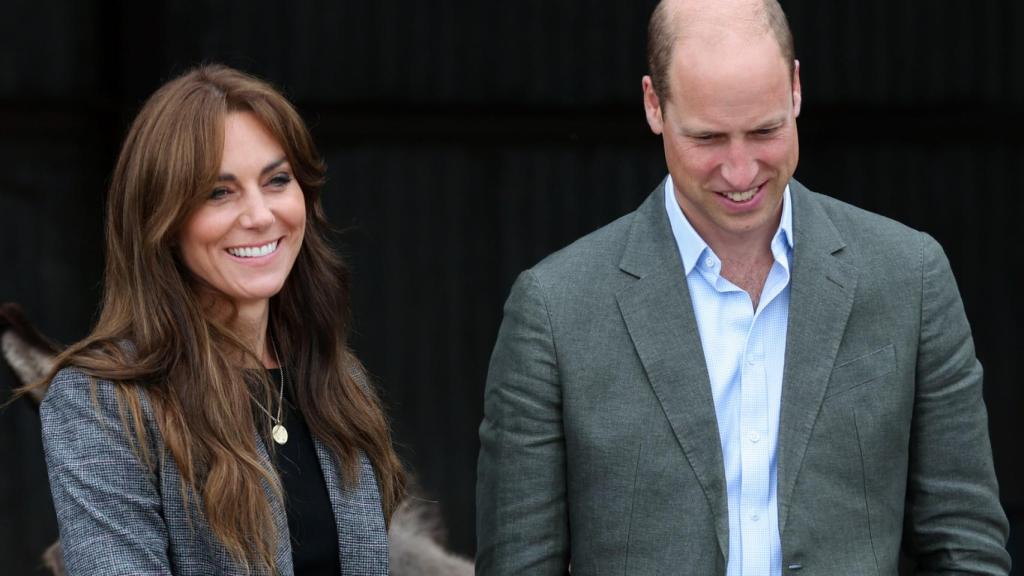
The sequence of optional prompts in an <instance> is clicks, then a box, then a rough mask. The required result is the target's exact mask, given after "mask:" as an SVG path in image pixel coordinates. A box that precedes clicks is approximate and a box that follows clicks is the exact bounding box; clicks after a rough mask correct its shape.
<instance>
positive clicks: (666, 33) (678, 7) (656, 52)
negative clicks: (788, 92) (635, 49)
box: [647, 0, 795, 100]
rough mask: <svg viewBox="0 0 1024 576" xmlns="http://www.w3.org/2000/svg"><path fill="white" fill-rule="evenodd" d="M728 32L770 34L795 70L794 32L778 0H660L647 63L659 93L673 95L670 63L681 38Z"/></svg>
mask: <svg viewBox="0 0 1024 576" xmlns="http://www.w3.org/2000/svg"><path fill="white" fill-rule="evenodd" d="M727 34H741V35H747V36H750V35H759V34H771V35H772V36H774V38H775V41H776V43H777V44H778V46H779V51H780V52H781V54H782V57H783V58H784V59H785V60H786V61H787V62H788V63H789V67H790V73H791V74H792V71H793V62H794V60H795V54H794V52H795V51H794V48H793V35H792V33H791V32H790V30H789V22H788V21H787V20H786V14H785V13H784V12H783V11H782V7H781V6H779V3H778V1H777V0H661V2H659V3H658V5H657V7H655V9H654V12H653V13H652V14H651V20H650V22H649V24H648V28H647V64H648V66H649V67H650V74H651V82H652V83H653V85H654V90H655V92H656V93H657V94H658V97H659V98H661V99H665V100H667V99H668V98H669V96H670V93H671V90H670V88H669V81H668V77H669V67H670V66H671V65H672V57H673V55H674V54H675V53H676V50H677V48H678V47H679V46H680V45H681V43H682V42H684V41H687V40H700V41H706V42H715V40H716V38H717V37H720V36H723V35H727Z"/></svg>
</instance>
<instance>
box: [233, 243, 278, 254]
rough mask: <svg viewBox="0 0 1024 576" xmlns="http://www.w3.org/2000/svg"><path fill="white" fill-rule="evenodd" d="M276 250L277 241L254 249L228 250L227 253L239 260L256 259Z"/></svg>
mask: <svg viewBox="0 0 1024 576" xmlns="http://www.w3.org/2000/svg"><path fill="white" fill-rule="evenodd" d="M274 250H277V240H274V241H273V242H271V243H269V244H264V245H263V246H256V247H245V248H228V253H229V254H231V255H232V256H238V257H239V258H258V257H260V256H266V255H267V254H270V253H272V252H273V251H274Z"/></svg>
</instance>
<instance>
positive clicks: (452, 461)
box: [0, 0, 1024, 574]
mask: <svg viewBox="0 0 1024 576" xmlns="http://www.w3.org/2000/svg"><path fill="white" fill-rule="evenodd" d="M783 5H784V7H785V8H786V9H787V11H788V13H789V15H790V19H791V21H792V24H793V28H794V32H795V35H796V38H797V49H798V56H799V57H800V59H801V61H802V79H803V88H804V110H803V114H802V116H801V119H800V128H801V136H802V139H801V143H802V153H803V157H802V161H801V163H800V168H799V170H798V172H797V176H798V178H800V179H801V180H802V181H803V182H804V183H805V184H807V185H808V186H810V187H811V188H814V189H816V190H819V191H821V192H825V193H828V194H831V195H833V196H836V197H839V198H842V199H845V200H848V201H850V202H853V203H855V204H858V205H860V206H863V207H866V208H868V209H871V210H874V211H877V212H881V213H883V214H886V215H889V216H891V217H893V218H896V219H898V220H901V221H903V222H906V223H908V224H910V225H912V226H915V227H917V228H919V229H923V230H925V231H928V232H929V233H931V234H933V235H934V236H936V237H937V238H938V239H939V240H940V241H941V242H942V243H943V245H944V246H945V248H946V250H947V252H948V253H949V256H950V258H951V260H952V263H953V267H954V270H955V272H956V274H957V277H958V280H959V282H960V287H961V291H962V293H963V297H964V300H965V304H966V306H967V310H968V314H969V316H970V318H971V320H972V325H973V327H974V332H975V338H976V344H977V347H978V354H979V356H980V357H981V359H982V361H983V363H984V364H985V367H986V375H987V381H986V390H985V394H986V398H987V400H988V402H989V406H990V414H991V426H992V430H993V443H994V447H995V451H996V458H997V466H998V470H999V474H1000V479H1001V483H1002V488H1003V493H1004V502H1005V504H1006V505H1007V506H1008V507H1010V508H1011V509H1015V510H1018V511H1019V510H1021V509H1024V490H1022V485H1024V471H1022V470H1021V465H1020V464H1019V463H1018V462H1017V460H1018V459H1019V457H1020V454H1021V453H1020V450H1019V447H1016V448H1015V446H1016V445H1017V442H1016V441H1015V437H1014V436H1015V434H1014V432H1015V431H1016V430H1015V428H1012V426H1013V425H1014V424H1016V420H1017V419H1019V418H1020V417H1021V416H1022V411H1024V392H1022V386H1021V383H1020V381H1021V379H1020V377H1018V376H1017V375H1016V373H1015V371H1014V370H1013V368H1014V360H1015V355H1016V353H1017V352H1016V348H1017V344H1018V342H1019V336H1018V333H1017V332H1016V330H1015V328H1017V326H1018V325H1019V323H1020V321H1021V320H1022V314H1021V312H1022V310H1021V304H1020V299H1019V297H1018V290H1019V289H1020V287H1021V286H1020V284H1019V283H1018V281H1017V280H1016V277H1017V275H1016V273H1014V272H1013V270H1014V269H1016V268H1019V267H1020V263H1021V259H1020V256H1019V254H1020V253H1021V248H1022V246H1021V240H1020V234H1019V230H1020V228H1019V226H1020V224H1019V220H1020V217H1021V211H1022V208H1024V203H1022V202H1021V201H1020V193H1019V190H1018V188H1020V186H1021V184H1020V182H1021V176H1020V175H1021V165H1022V161H1024V144H1022V139H1021V130H1020V127H1021V126H1024V122H1022V120H1024V118H1022V113H1021V109H1022V107H1024V35H1022V34H1021V33H1020V31H1021V30H1024V3H1020V2H1016V1H1013V0H980V1H978V2H961V1H954V0H932V1H928V2H925V1H923V0H919V1H913V0H904V1H899V2H893V1H891V0H857V1H854V0H839V1H834V2H833V1H830V2H822V1H820V0H784V1H783ZM652 6H653V1H652V0H645V1H642V2H586V1H576V2H570V1H557V2H551V1H540V0H521V1H518V2H497V1H494V2H486V1H485V2H481V1H479V0H444V1H440V2H414V1H411V0H408V1H403V0H377V1H374V2H339V1H331V0H319V1H306V2H290V3H284V2H274V1H271V0H249V1H243V0H223V1H213V0H206V1H199V2H174V1H172V0H159V1H154V2H127V1H104V0H50V1H48V2H32V1H28V0H15V1H10V0H7V1H5V2H3V3H2V6H0V8H2V12H3V13H4V20H5V23H6V25H5V32H4V34H2V35H0V159H2V161H3V166H2V169H0V246H2V247H3V248H2V252H0V253H2V254H3V255H4V257H5V259H4V264H3V267H2V271H0V300H14V301H19V302H21V303H22V304H23V305H24V306H25V307H26V308H27V310H28V312H29V313H30V315H31V316H32V318H33V319H34V320H35V321H37V322H38V324H39V325H40V326H41V327H42V329H43V330H44V331H45V332H46V333H48V334H50V335H52V336H54V337H55V338H57V339H59V340H61V341H63V342H71V341H74V340H75V339H77V338H80V337H82V336H83V335H84V334H85V333H86V331H87V330H88V328H89V325H90V322H91V319H92V318H93V315H94V314H95V311H96V302H97V300H98V296H99V292H98V287H99V282H100V272H101V264H102V247H101V246H102V244H101V242H102V219H103V198H104V188H105V185H106V181H107V178H108V177H109V173H110V170H111V168H112V165H113V161H114V155H115V154H116V151H117V148H118V146H119V140H120V138H121V137H122V136H123V133H124V131H125V129H126V126H127V122H129V121H130V119H131V117H132V116H133V114H134V113H135V111H136V110H137V109H138V106H139V105H140V104H141V102H142V101H143V99H144V98H145V97H146V96H147V95H148V94H149V93H151V92H152V91H153V90H154V89H155V88H156V87H157V86H158V85H159V84H160V83H161V82H162V81H164V80H167V79H169V78H171V77H173V76H174V75H176V74H177V73H180V72H181V71H183V70H184V69H186V68H187V67H189V66H191V65H194V64H195V63H198V62H203V61H222V62H225V63H228V64H232V65H235V66H238V67H241V68H243V69H246V70H248V71H251V72H253V73H256V74H258V75H261V76H263V77H265V78H267V79H269V80H271V81H272V82H274V83H275V84H276V85H278V86H279V87H281V88H282V89H283V90H284V91H285V92H286V93H287V94H288V95H289V96H290V97H291V98H292V99H293V101H294V102H296V104H297V105H298V107H299V108H300V110H301V111H302V113H303V114H304V116H305V117H306V119H307V120H308V122H309V123H310V125H311V127H312V129H313V132H314V135H315V137H316V139H317V141H318V143H319V145H320V147H321V151H322V152H323V154H324V155H325V157H326V159H327V162H328V165H329V179H330V180H329V183H328V185H327V188H326V192H325V205H326V208H327V211H328V213H329V214H330V216H331V218H332V221H333V222H334V223H335V224H336V225H338V226H339V227H341V228H344V229H346V230H347V232H346V234H345V239H346V244H345V246H344V248H343V250H344V252H345V254H346V255H347V256H348V257H349V259H350V261H351V262H352V263H353V265H354V267H355V274H356V276H355V279H356V287H355V290H356V293H355V297H356V310H355V312H356V318H357V334H356V338H355V344H356V347H357V349H358V352H359V353H360V355H361V356H362V357H363V358H364V360H365V361H366V363H367V365H368V366H369V368H370V369H371V371H372V372H373V373H374V375H375V376H376V377H377V380H378V382H379V383H380V385H381V386H382V388H383V391H384V396H385V399H386V402H387V404H388V406H389V408H390V411H391V414H392V416H393V420H394V426H395V430H396V437H397V440H398V441H399V443H400V444H401V451H402V453H403V455H404V457H405V458H406V460H407V461H408V463H409V465H410V467H411V468H412V469H413V470H414V471H415V474H416V475H417V477H418V478H419V482H420V484H421V485H422V486H423V489H424V490H425V492H426V493H427V494H429V495H430V496H431V497H433V498H435V499H437V500H438V501H439V502H440V503H441V506H442V507H443V510H444V512H445V515H446V517H447V521H448V524H449V527H450V536H451V544H452V546H453V547H454V548H455V549H457V550H459V551H461V552H464V553H467V554H471V553H472V551H473V548H474V536H473V491H474V477H475V462H476V452H477V437H476V428H477V425H478V424H479V421H480V417H481V401H482V392H483V382H484V376H485V372H486V366H487V361H488V357H489V354H490V349H491V346H492V344H493V340H494V336H495V334H496V330H497V326H498V322H499V321H500V316H501V305H502V302H503V301H504V298H505V296H506V295H507V291H508V287H509V286H510V285H511V282H512V280H513V279H514V277H515V275H516V274H517V273H518V272H519V271H520V270H522V269H523V268H525V267H527V266H529V265H531V264H532V263H534V262H535V261H537V260H538V259H540V258H541V257H542V256H543V255H545V254H547V253H548V252H550V251H552V250H554V249H556V248H558V247H560V246H562V245H564V244H566V243H567V242H569V241H571V240H572V239H573V238H575V237H577V236H580V235H582V234H583V233H585V232H588V231H590V230H592V229H594V228H596V227H598V226H600V225H601V224H603V223H605V222H608V221H610V220H612V219H614V218H615V217H617V216H619V215H622V214H624V213H626V212H628V211H630V210H632V209H633V207H635V206H636V205H638V204H639V203H640V202H641V200H642V199H643V198H644V197H645V196H646V195H647V193H648V192H649V191H650V190H651V189H652V188H653V187H654V186H655V185H656V184H657V182H658V181H659V180H660V178H661V177H662V176H663V175H664V172H665V168H664V163H663V160H662V157H661V149H660V142H659V141H658V140H657V139H656V138H655V137H653V136H652V135H650V134H649V132H648V131H647V127H646V124H645V122H644V117H643V110H642V106H641V99H640V77H641V75H642V74H643V73H644V61H643V50H644V41H645V26H646V19H647V14H648V13H649V11H650V9H651V7H652ZM0 379H2V382H0V385H2V387H3V389H6V388H8V387H9V385H10V377H9V375H7V374H3V375H0ZM40 454H41V449H40V446H39V440H38V419H37V418H36V416H35V415H34V413H33V411H32V410H31V409H30V408H29V407H28V406H27V405H26V404H25V403H24V402H23V401H21V402H19V403H16V404H14V405H12V406H10V407H9V408H8V409H7V410H6V411H4V412H2V413H0V562H2V563H3V566H4V568H3V571H4V573H10V574H28V573H32V570H33V569H34V568H35V567H36V561H35V556H36V554H37V553H38V552H39V551H40V550H41V548H42V547H43V545H44V543H45V542H46V541H48V540H50V539H52V538H53V537H54V536H55V527H54V524H53V518H52V514H53V512H52V506H51V504H50V503H49V494H48V490H47V484H46V476H45V469H44V467H43V465H42V460H41V456H40ZM1018 513H1019V512H1018Z"/></svg>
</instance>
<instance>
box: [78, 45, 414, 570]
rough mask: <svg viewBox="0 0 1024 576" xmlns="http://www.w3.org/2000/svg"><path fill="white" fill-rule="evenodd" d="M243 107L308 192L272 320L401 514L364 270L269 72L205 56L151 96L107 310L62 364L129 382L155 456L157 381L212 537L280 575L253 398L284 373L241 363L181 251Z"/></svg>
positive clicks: (116, 196) (128, 171)
mask: <svg viewBox="0 0 1024 576" xmlns="http://www.w3.org/2000/svg"><path fill="white" fill-rule="evenodd" d="M234 111H247V112H251V113H253V114H254V115H255V116H256V117H257V118H259V119H260V121H262V123H263V124H264V125H265V127H266V128H267V129H268V130H269V131H270V133H271V134H272V135H273V136H274V137H275V138H276V139H277V141H278V142H279V143H280V145H281V146H282V148H283V149H284V150H285V153H286V155H287V157H288V161H289V163H290V164H291V166H292V169H293V171H294V174H295V178H296V180H297V181H298V183H299V185H300V186H301V188H302V191H303V193H304V196H305V205H306V214H307V218H306V230H305V238H304V241H303V246H302V249H301V250H300V252H299V255H298V257H297V259H296V261H295V265H294V267H293V269H292V271H291V274H290V275H289V277H288V279H287V280H286V282H285V285H284V287H283V288H282V290H281V291H280V293H278V294H277V295H276V296H274V297H273V298H272V299H271V302H270V319H269V325H270V326H271V327H272V330H273V333H274V337H275V339H276V341H277V344H278V345H279V347H280V351H281V355H282V357H283V358H286V359H287V360H288V363H289V364H290V367H291V370H290V371H289V373H290V374H292V375H293V376H294V377H293V378H291V379H290V380H292V381H293V382H294V384H295V389H296V401H297V403H298V405H299V409H300V410H301V412H302V414H303V415H304V417H305V419H306V422H307V423H308V425H309V428H310V430H311V431H312V433H313V434H314V435H315V436H316V437H317V438H318V439H319V440H321V441H322V442H324V443H325V444H326V445H327V446H328V447H329V448H330V450H331V452H332V453H333V454H334V456H335V457H336V458H337V459H338V461H339V464H340V466H341V468H342V470H343V474H344V480H345V482H346V484H348V485H352V484H354V483H356V482H357V481H358V471H359V451H362V452H364V453H365V454H366V456H367V457H368V458H369V460H370V462H371V463H372V464H373V467H374V471H375V472H376V476H377V482H378V487H379V489H380V494H381V500H382V505H383V512H384V516H385V518H386V519H390V517H391V514H392V512H393V511H394V510H395V508H396V506H397V505H398V503H399V500H400V499H401V497H402V496H403V493H404V488H405V477H404V473H403V470H402V466H401V464H400V462H399V460H398V457H397V456H396V454H395V452H394V450H393V447H392V445H391V437H390V433H389V428H388V422H387V420H386V417H385V415H384V413H383V410H382V409H381V406H380V403H379V401H378V399H377V398H376V396H375V395H374V392H373V390H372V388H371V387H370V386H369V385H367V384H366V382H365V381H364V380H363V376H362V374H364V372H363V370H362V367H361V366H360V364H359V362H358V360H357V359H356V358H355V357H354V355H353V354H352V353H351V352H350V351H349V348H348V343H347V335H348V331H349V324H350V313H349V306H350V303H349V272H348V269H347V268H346V266H345V264H344V262H343V261H342V260H341V259H340V258H339V257H338V256H337V255H336V254H335V253H334V252H333V251H332V249H331V247H330V245H329V239H328V234H329V227H328V224H327V222H326V219H325V217H324V213H323V209H322V208H321V204H320V190H321V186H322V184H323V179H324V170H325V168H324V165H323V163H322V161H321V160H320V157H319V156H318V154H317V151H316V149H315V147H314V145H313V141H312V139H311V137H310V135H309V131H308V130H307V128H306V126H305V124H304V123H303V121H302V119H301V118H300V116H299V114H298V113H297V112H296V111H295V109H294V108H293V107H292V106H291V105H290V104H289V103H288V101H287V100H286V99H285V98H284V97H283V96H282V95H281V94H279V93H278V92H277V91H276V90H274V89H273V88H272V87H271V86H269V85H268V84H267V83H265V82H263V81H261V80H259V79H256V78H254V77H252V76H249V75H247V74H244V73H242V72H239V71H237V70H233V69H230V68H227V67H224V66H219V65H206V66H202V67H199V68H196V69H194V70H192V71H190V72H188V73H186V74H184V75H183V76H180V77H178V78H176V79H174V80H172V81H170V82H168V83H167V84H165V85H164V86H163V87H161V88H160V89H159V90H158V91H157V92H156V93H154V94H153V95H152V96H151V97H150V98H149V100H148V101H147V102H146V104H145V105H144V106H143V108H142V110H141V111H140V112H139V115H138V116H137V117H136V118H135V121H134V122H133V124H132V126H131V128H130V130H129V132H128V135H127V137H126V138H125V142H124V145H123V147H122V149H121V153H120V157H119V158H118V161H117V166H116V168H115V170H114V174H113V177H112V182H111V185H110V191H109V196H108V201H107V202H108V203H107V208H108V211H107V231H106V237H107V255H106V257H107V260H106V271H105V277H104V293H103V302H102V309H101V312H100V315H99V319H98V321H97V323H96V326H95V327H94V329H93V331H92V333H91V334H90V335H89V336H88V337H86V338H85V339H84V340H82V341H80V342H78V343H76V344H74V345H72V346H71V347H69V348H68V349H67V350H66V351H65V352H64V353H63V354H62V355H61V356H60V357H59V358H58V368H59V367H62V366H68V365H72V366H76V367H78V368H80V369H81V370H83V371H84V372H85V373H86V374H88V375H90V376H92V377H94V378H101V379H106V380H110V381H113V382H114V383H115V384H117V386H118V392H119V393H118V397H119V399H120V401H121V402H122V405H123V406H125V407H127V410H126V416H125V418H124V422H125V427H126V429H128V430H129V431H130V433H131V434H133V437H134V439H135V441H136V442H137V443H136V444H135V445H136V447H137V449H138V451H139V454H140V457H141V458H142V459H143V460H145V461H146V462H147V463H148V464H149V465H151V466H152V465H153V464H152V462H153V460H152V458H153V455H152V454H150V453H149V450H148V448H147V446H148V445H149V444H148V441H147V439H146V432H145V426H144V425H143V416H142V414H143V412H142V407H141V405H140V401H139V398H138V394H137V390H138V389H140V388H141V389H142V390H144V391H145V392H146V396H147V398H148V399H149V401H150V403H151V405H152V407H153V413H154V415H155V417H156V421H157V425H158V426H159V431H160V434H161V436H162V438H163V440H164V443H165V445H166V447H167V450H168V451H169V452H170V454H171V456H172V457H173V458H174V461H175V463H176V464H177V466H178V468H179V469H180V471H181V475H182V479H183V480H184V483H185V487H186V490H187V491H195V492H198V494H200V495H201V497H202V502H203V512H204V513H205V517H206V520H207V522H208V524H209V526H210V528H211V530H212V531H213V533H214V534H215V535H216V536H217V537H218V538H219V540H220V541H221V542H222V543H223V545H224V546H225V548H226V549H227V550H228V551H229V552H230V553H231V554H232V555H233V556H235V557H236V559H238V560H239V561H240V562H242V563H243V564H244V565H245V566H248V567H250V568H255V569H257V570H259V571H264V570H267V571H270V572H273V571H275V569H276V567H275V564H274V551H275V546H276V542H275V540H274V536H273V535H274V532H275V531H274V525H273V522H272V519H271V515H270V504H269V502H268V501H267V497H266V492H265V489H264V485H266V484H269V486H271V487H272V488H273V491H274V492H275V494H276V495H277V496H278V497H280V495H281V487H280V483H279V481H278V478H277V475H276V473H275V472H274V471H273V470H272V469H269V468H268V467H267V466H266V463H265V461H264V460H262V459H261V458H260V455H259V451H258V448H257V446H256V439H255V436H254V435H253V430H254V428H255V429H258V430H260V431H261V432H262V433H263V434H264V438H266V432H267V431H266V429H265V428H266V423H265V422H264V421H263V420H265V419H261V418H255V417H254V413H253V409H252V399H251V394H253V393H255V394H258V395H260V396H258V397H259V398H261V399H266V400H269V399H270V398H271V397H272V391H271V390H270V385H269V381H268V379H267V378H266V377H262V378H258V379H257V382H256V383H255V384H254V382H253V378H251V377H247V376H246V371H245V370H242V369H241V368H240V366H239V364H240V359H244V362H243V363H244V364H245V365H249V364H251V365H253V366H256V365H258V364H257V362H258V359H257V357H256V355H255V354H254V351H251V350H248V349H247V347H246V345H245V344H244V341H243V339H242V338H240V335H238V334H235V333H233V332H232V330H231V329H230V327H229V323H227V322H225V321H224V319H223V318H218V317H216V316H217V315H215V314H211V313H210V310H209V306H208V303H205V300H203V299H202V298H201V297H200V292H201V291H202V287H201V286H200V285H199V284H198V280H197V279H196V278H195V277H193V275H192V274H190V272H189V270H188V269H187V268H186V267H185V265H184V264H183V262H182V260H181V258H180V255H179V254H178V251H177V249H176V247H175V244H176V240H177V238H178V236H179V234H180V231H181V228H182V226H183V224H184V222H185V221H186V220H187V218H188V217H189V215H190V214H191V213H192V211H193V210H194V209H195V208H196V207H198V206H199V205H200V204H201V203H202V202H203V201H204V200H205V199H206V198H207V197H208V195H209V191H210V190H211V189H212V188H213V186H214V182H215V179H216V176H217V173H218V170H219V168H220V159H221V152H222V148H223V127H224V118H225V117H226V115H227V114H228V113H230V112H234ZM254 386H255V388H254ZM265 405H269V402H268V403H266V404H265ZM268 445H269V443H268ZM158 456H159V455H157V457H158ZM183 497H184V498H186V500H187V499H188V498H189V496H188V494H183ZM187 504H188V502H186V505H187Z"/></svg>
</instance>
